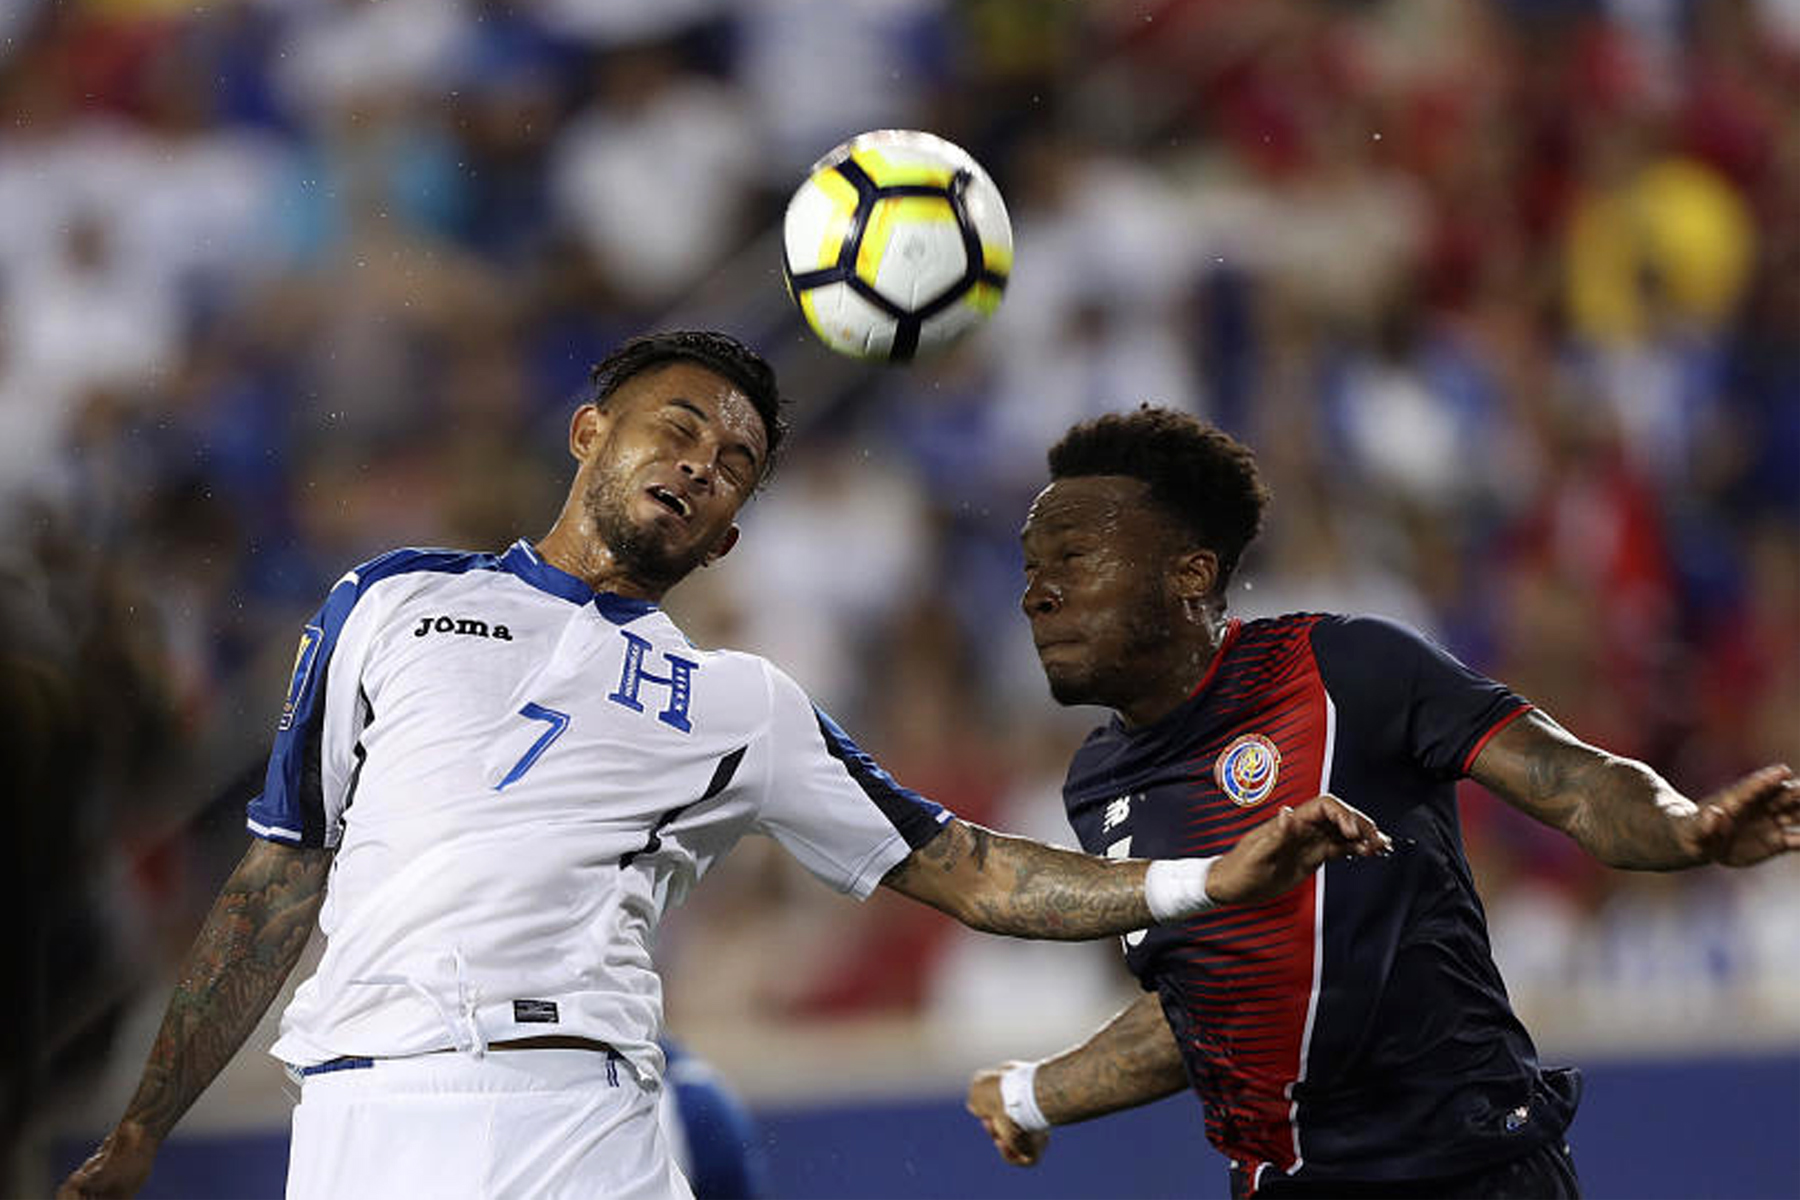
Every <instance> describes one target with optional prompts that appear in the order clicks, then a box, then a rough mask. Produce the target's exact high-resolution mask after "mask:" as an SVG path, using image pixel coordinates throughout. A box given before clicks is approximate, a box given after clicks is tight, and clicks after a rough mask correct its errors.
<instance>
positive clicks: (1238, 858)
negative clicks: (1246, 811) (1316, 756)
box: [882, 796, 1388, 941]
mask: <svg viewBox="0 0 1800 1200" xmlns="http://www.w3.org/2000/svg"><path fill="white" fill-rule="evenodd" d="M1387 849H1388V840H1387V838H1386V836H1384V835H1383V834H1382V833H1381V831H1380V830H1378V829H1377V828H1376V827H1375V823H1374V822H1373V821H1371V820H1369V818H1368V817H1367V816H1365V815H1363V814H1362V813H1361V812H1358V811H1357V810H1356V809H1354V808H1352V807H1350V806H1349V805H1348V804H1345V803H1343V802H1342V801H1341V800H1338V799H1336V798H1335V797H1332V796H1315V797H1314V798H1313V799H1311V800H1308V801H1307V802H1306V803H1304V804H1302V805H1299V806H1298V807H1296V808H1283V809H1280V810H1278V811H1277V812H1276V814H1275V815H1274V816H1273V817H1271V818H1270V819H1269V820H1267V821H1264V822H1263V823H1262V824H1261V825H1258V826H1257V827H1256V828H1254V829H1252V830H1251V831H1250V832H1249V833H1246V834H1245V835H1244V836H1243V837H1242V838H1240V839H1239V840H1238V843H1237V844H1236V845H1235V846H1233V847H1232V848H1231V849H1230V850H1229V851H1227V852H1226V853H1224V854H1222V855H1220V856H1219V857H1218V858H1217V859H1214V860H1211V865H1210V868H1209V869H1206V870H1203V871H1202V870H1190V869H1189V868H1190V867H1197V866H1198V865H1199V864H1200V863H1202V862H1205V861H1206V860H1198V859H1168V860H1164V861H1163V862H1162V863H1159V864H1158V868H1157V872H1156V873H1152V871H1151V869H1150V868H1151V863H1150V861H1149V860H1146V859H1108V858H1096V857H1094V856H1092V855H1087V854H1080V853H1077V852H1076V851H1073V850H1061V849H1058V848H1056V847H1054V846H1046V845H1044V844H1043V843H1042V842H1034V841H1032V840H1031V839H1029V838H1021V837H1009V836H1007V835H1006V834H1001V833H995V832H994V831H993V830H991V829H984V828H982V827H981V826H980V825H971V824H969V823H968V822H966V821H957V820H952V821H951V822H949V824H947V825H946V826H945V827H944V829H943V831H942V832H940V833H939V834H938V835H937V837H935V838H933V839H932V840H931V841H930V842H927V843H926V844H925V845H924V846H922V847H920V848H919V849H917V850H915V851H913V852H912V853H911V854H910V855H908V856H907V857H906V858H904V859H902V860H901V861H900V863H899V864H898V865H897V866H895V867H894V869H893V870H891V871H889V872H888V875H887V878H885V879H883V880H882V883H884V884H886V885H887V886H888V887H891V888H893V889H894V890H895V891H897V892H900V893H902V894H903V895H907V896H911V897H912V898H913V899H915V900H918V901H921V902H923V903H925V904H929V905H931V906H932V907H933V908H936V909H938V910H940V911H941V912H945V913H948V914H949V915H950V916H952V917H955V918H956V919H957V920H959V921H961V922H962V923H963V924H965V925H967V926H969V927H970V928H971V929H979V930H982V931H983V932H986V933H1005V934H1011V935H1013V936H1015V937H1030V938H1052V939H1058V940H1062V941H1078V940H1083V939H1087V938H1097V937H1105V936H1107V935H1108V934H1114V933H1127V932H1129V931H1131V930H1133V929H1141V928H1143V927H1144V926H1146V925H1151V924H1154V923H1155V922H1157V921H1159V920H1169V919H1173V918H1176V917H1180V916H1185V915H1189V914H1192V913H1194V912H1199V911H1201V910H1203V909H1205V908H1210V907H1212V906H1214V905H1217V904H1251V903H1258V902H1261V901H1263V900H1269V899H1272V898H1274V897H1275V896H1279V895H1280V894H1281V893H1282V892H1285V891H1287V890H1288V889H1289V888H1291V887H1294V886H1295V885H1297V884H1298V883H1299V882H1300V881H1301V880H1303V879H1305V878H1306V877H1307V876H1308V875H1310V874H1312V872H1313V871H1314V870H1316V869H1317V868H1318V866H1319V864H1321V863H1323V862H1326V861H1328V860H1330V859H1333V858H1343V857H1345V856H1348V855H1371V854H1381V853H1385V852H1386V851H1387ZM1147 881H1148V883H1149V887H1148V888H1146V882H1147Z"/></svg>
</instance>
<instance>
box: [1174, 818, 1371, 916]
mask: <svg viewBox="0 0 1800 1200" xmlns="http://www.w3.org/2000/svg"><path fill="white" fill-rule="evenodd" d="M1392 850H1393V843H1392V842H1390V841H1388V837H1387V835H1386V834H1385V833H1383V832H1381V830H1379V829H1377V828H1376V827H1375V822H1373V821H1371V820H1370V819H1369V818H1368V817H1367V816H1366V815H1365V814H1363V813H1362V812H1359V811H1358V810H1356V809H1354V808H1352V807H1350V806H1349V805H1348V804H1345V803H1344V802H1343V801H1342V800H1339V799H1338V798H1337V797H1336V796H1314V797H1313V798H1312V799H1311V800H1308V801H1307V802H1306V803H1305V804H1302V805H1300V806H1299V807H1298V808H1288V807H1286V806H1283V807H1282V808H1281V810H1280V811H1278V812H1277V813H1276V814H1275V815H1274V816H1273V817H1271V818H1269V819H1268V820H1267V821H1264V822H1263V823H1262V824H1261V825H1258V826H1257V827H1256V828H1255V829H1252V830H1251V831H1250V832H1249V833H1246V834H1245V835H1244V836H1243V837H1242V838H1240V839H1238V844H1237V845H1235V846H1233V847H1232V848H1231V849H1230V850H1228V851H1226V852H1225V853H1224V854H1222V855H1220V857H1219V860H1218V861H1217V862H1215V863H1214V864H1213V865H1212V870H1211V871H1210V872H1208V874H1207V876H1206V894H1207V895H1209V896H1211V897H1212V898H1213V899H1214V900H1217V901H1218V902H1219V903H1220V904H1260V903H1262V902H1263V901H1264V900H1273V899H1274V898H1275V897H1276V896H1279V895H1281V894H1282V893H1283V892H1285V891H1287V890H1288V889H1289V888H1292V887H1295V886H1297V885H1298V884H1299V883H1300V882H1301V881H1302V880H1304V879H1305V878H1306V877H1307V876H1308V875H1311V874H1312V873H1313V872H1314V871H1315V870H1317V869H1318V868H1319V865H1320V864H1321V863H1324V862H1328V861H1330V860H1331V859H1334V858H1348V857H1351V856H1355V857H1358V858H1366V857H1369V856H1371V855H1378V854H1387V853H1389V852H1391V851H1392Z"/></svg>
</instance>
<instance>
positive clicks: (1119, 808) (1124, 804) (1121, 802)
mask: <svg viewBox="0 0 1800 1200" xmlns="http://www.w3.org/2000/svg"><path fill="white" fill-rule="evenodd" d="M1134 798H1135V796H1134V795H1131V794H1128V795H1124V796H1120V797H1119V798H1118V799H1117V800H1109V801H1107V802H1106V812H1105V814H1104V815H1103V816H1102V817H1101V819H1100V832H1101V833H1108V832H1110V831H1112V830H1113V829H1114V828H1116V827H1118V826H1120V825H1123V824H1124V823H1125V822H1126V821H1128V820H1130V819H1131V802H1132V800H1133V799H1134Z"/></svg>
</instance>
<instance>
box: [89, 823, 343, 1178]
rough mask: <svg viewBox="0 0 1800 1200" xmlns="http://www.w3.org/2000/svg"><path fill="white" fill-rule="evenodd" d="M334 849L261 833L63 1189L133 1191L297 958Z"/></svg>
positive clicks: (230, 881)
mask: <svg viewBox="0 0 1800 1200" xmlns="http://www.w3.org/2000/svg"><path fill="white" fill-rule="evenodd" d="M330 863H331V851H329V850H313V849H302V848H296V847H289V846H283V845H280V844H278V843H275V842H269V841H264V840H262V839H260V838H259V839H257V840H255V841H254V842H252V843H251V846H250V849H249V850H248V851H247V852H246V853H245V854H244V857H243V859H242V860H241V861H239V863H238V865H237V868H236V869H235V870H234V871H232V873H231V878H229V879H227V880H226V881H225V886H224V888H223V889H222V890H221V891H220V892H219V898H218V899H217V900H215V901H214V902H213V906H212V911H211V912H210V913H208V914H207V917H206V924H205V925H204V926H202V927H201V929H200V935H199V937H197V938H196V939H195V940H194V945H193V948H192V949H190V950H189V951H188V955H187V959H186V961H184V962H183V963H182V964H181V974H180V976H179V978H178V979H177V982H176V984H175V994H174V995H173V996H172V997H170V999H169V1007H168V1011H167V1012H166V1013H165V1014H164V1015H163V1022H162V1028H161V1029H160V1030H159V1031H158V1032H157V1035H156V1041H155V1043H154V1044H153V1045H152V1046H151V1048H150V1057H149V1059H148V1061H146V1062H145V1064H144V1073H143V1075H142V1077H141V1078H140V1079H139V1081H138V1087H137V1092H136V1094H134V1095H133V1096H132V1098H131V1103H130V1104H129V1105H127V1106H126V1109H125V1115H124V1116H123V1117H122V1118H120V1120H119V1123H118V1125H117V1126H115V1127H114V1128H113V1131H112V1132H111V1133H109V1134H108V1135H107V1136H106V1140H105V1141H103V1142H101V1143H100V1148H99V1149H98V1150H96V1151H94V1153H93V1155H92V1156H91V1157H90V1158H89V1159H88V1160H87V1161H86V1162H85V1163H83V1164H81V1166H80V1167H78V1168H77V1169H76V1170H75V1171H74V1173H72V1174H71V1175H70V1176H69V1178H68V1179H67V1180H65V1181H64V1182H63V1185H62V1186H61V1187H60V1188H58V1189H57V1192H56V1194H57V1196H58V1197H59V1198H62V1197H75V1196H129V1195H131V1194H133V1193H134V1192H136V1191H137V1189H138V1188H139V1187H141V1186H143V1183H144V1180H145V1179H147V1178H148V1177H149V1175H150V1166H151V1162H152V1160H153V1159H154V1158H155V1156H156V1151H157V1149H158V1148H159V1147H160V1146H161V1145H162V1141H163V1139H164V1138H166V1137H167V1136H168V1135H169V1130H171V1129H172V1128H174V1126H175V1122H176V1121H177V1120H179V1119H180V1117H181V1114H182V1113H184V1112H186V1111H187V1110H188V1107H189V1106H190V1105H191V1104H193V1102H194V1100H195V1098H196V1097H198V1096H199V1095H200V1093H201V1092H203V1091H205V1090H206V1086H207V1084H209V1083H211V1082H212V1081H213V1078H214V1077H215V1076H217V1075H218V1073H219V1072H220V1071H221V1070H223V1069H224V1067H225V1064H226V1063H228V1062H230V1061H231V1056H232V1055H234V1054H236V1053H237V1051H238V1048H239V1047H240V1046H242V1045H243V1044H244V1039H245V1038H247V1037H249V1036H250V1031H251V1030H252V1029H254V1028H255V1027H256V1023H257V1021H259V1020H260V1019H261V1018H262V1015H263V1012H264V1011H265V1010H266V1009H267V1008H268V1007H269V1002H270V1001H272V1000H273V999H274V998H275V996H276V993H278V992H280V991H281V985H282V984H283V983H284V982H285V981H286V980H287V977H288V973H289V972H290V971H292V970H293V969H294V964H295V963H296V962H298V961H299V958H300V952H301V951H302V950H303V949H305V947H306V940H307V937H308V936H309V935H310V934H311V932H312V926H313V919H314V918H315V917H316V916H317V915H318V912H319V904H320V902H321V900H322V899H323V898H324V895H325V875H326V870H327V868H328V867H329V866H330Z"/></svg>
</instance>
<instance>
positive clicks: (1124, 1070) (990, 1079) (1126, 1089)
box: [968, 993, 1187, 1167]
mask: <svg viewBox="0 0 1800 1200" xmlns="http://www.w3.org/2000/svg"><path fill="white" fill-rule="evenodd" d="M1009 1074H1010V1075H1013V1076H1015V1078H1016V1083H1015V1084H1014V1085H1013V1086H1015V1087H1018V1088H1020V1089H1021V1090H1022V1091H1023V1090H1025V1089H1029V1091H1030V1103H1031V1104H1033V1105H1035V1106H1036V1109H1037V1113H1036V1114H1035V1115H1036V1116H1038V1117H1041V1118H1042V1124H1045V1125H1071V1124H1074V1123H1075V1122H1077V1121H1086V1120H1090V1119H1092V1118H1094V1117H1102V1116H1105V1115H1106V1114H1107V1113H1115V1112H1118V1111H1119V1110H1120V1109H1125V1108H1135V1107H1137V1106H1138V1105H1140V1104H1148V1103H1150V1102H1151V1101H1152V1100H1161V1099H1162V1098H1163V1097H1164V1096H1172V1095H1174V1094H1175V1093H1176V1092H1178V1091H1180V1090H1181V1089H1182V1088H1184V1087H1186V1086H1187V1071H1186V1069H1185V1068H1184V1067H1183V1066H1182V1064H1181V1051H1180V1049H1179V1048H1178V1047H1177V1046H1176V1045H1175V1035H1174V1034H1173V1033H1171V1032H1170V1031H1169V1023H1168V1021H1166V1020H1164V1019H1163V1011H1162V1001H1161V999H1160V998H1158V997H1157V996H1156V995H1154V994H1152V993H1146V994H1145V995H1143V996H1140V997H1138V999H1137V1000H1136V1001H1134V1002H1133V1003H1132V1004H1131V1005H1129V1006H1128V1007H1126V1008H1125V1009H1124V1010H1123V1011H1121V1012H1120V1013H1119V1014H1118V1015H1117V1016H1116V1017H1114V1018H1113V1019H1112V1020H1110V1021H1108V1022H1107V1023H1106V1024H1105V1025H1103V1026H1101V1027H1100V1029H1099V1031H1098V1032H1096V1033H1095V1034H1094V1035H1093V1036H1092V1037H1090V1038H1088V1040H1087V1041H1085V1042H1083V1043H1081V1045H1079V1046H1076V1047H1074V1048H1073V1049H1071V1050H1065V1051H1063V1052H1062V1053H1061V1054H1058V1055H1056V1056H1055V1057H1053V1058H1047V1059H1045V1060H1043V1061H1042V1062H1040V1063H1036V1064H1027V1063H1004V1064H1002V1065H1001V1066H998V1067H990V1068H988V1069H987V1070H984V1071H978V1072H976V1074H975V1077H974V1079H972V1080H971V1081H970V1083H969V1098H968V1110H969V1111H970V1112H971V1113H973V1114H975V1117H976V1119H978V1120H979V1121H980V1122H981V1124H982V1127H983V1128H985V1129H986V1130H987V1132H988V1136H989V1137H991V1138H993V1139H994V1145H995V1146H996V1147H997V1148H998V1149H999V1151H1000V1156H1001V1157H1002V1158H1004V1159H1006V1161H1007V1162H1009V1163H1012V1164H1013V1165H1014V1166H1020V1167H1029V1166H1031V1165H1033V1164H1034V1163H1036V1162H1037V1160H1038V1156H1039V1155H1041V1154H1042V1153H1043V1152H1044V1145H1045V1143H1046V1142H1048V1141H1049V1138H1050V1134H1049V1131H1048V1130H1047V1129H1041V1128H1034V1127H1031V1126H1036V1125H1037V1124H1039V1122H1037V1121H1034V1120H1031V1119H1030V1118H1027V1119H1026V1120H1025V1123H1024V1124H1023V1125H1021V1124H1020V1122H1019V1121H1018V1120H1015V1116H1017V1115H1019V1108H1018V1107H1017V1106H1018V1104H1019V1103H1020V1101H1019V1100H1017V1099H1015V1101H1014V1104H1015V1107H1014V1108H1013V1110H1012V1112H1009V1111H1008V1108H1007V1103H1006V1097H1005V1096H1004V1095H1003V1094H1002V1080H1003V1079H1004V1078H1005V1077H1006V1076H1007V1075H1009Z"/></svg>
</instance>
